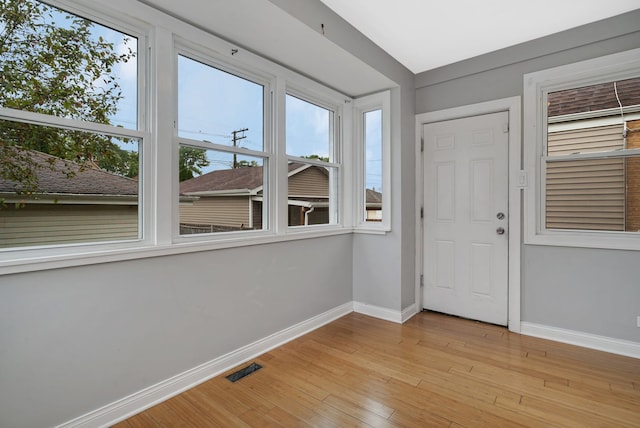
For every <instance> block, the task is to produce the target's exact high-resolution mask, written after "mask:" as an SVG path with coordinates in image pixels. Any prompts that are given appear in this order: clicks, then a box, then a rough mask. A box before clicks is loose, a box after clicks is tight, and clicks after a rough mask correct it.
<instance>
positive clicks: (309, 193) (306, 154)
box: [286, 94, 340, 227]
mask: <svg viewBox="0 0 640 428" xmlns="http://www.w3.org/2000/svg"><path fill="white" fill-rule="evenodd" d="M318 104H319V103H318ZM318 104H316V103H312V102H310V101H307V100H305V99H302V98H301V97H298V96H294V95H290V94H287V95H286V152H287V166H288V171H287V177H288V178H287V185H288V186H287V187H288V192H287V213H288V216H287V218H288V221H287V224H288V225H289V226H292V227H293V226H310V225H319V224H336V223H337V222H338V218H337V217H338V207H337V199H338V198H337V188H338V177H339V176H340V165H339V163H338V162H337V161H336V158H337V156H336V153H337V147H336V126H335V121H336V118H335V116H336V114H335V112H334V110H332V109H331V108H329V107H325V106H321V105H318Z"/></svg>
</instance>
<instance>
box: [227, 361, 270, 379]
mask: <svg viewBox="0 0 640 428" xmlns="http://www.w3.org/2000/svg"><path fill="white" fill-rule="evenodd" d="M261 368H262V366H261V365H260V364H256V363H251V364H249V365H248V366H247V367H245V368H243V369H240V370H238V371H237V372H234V373H231V374H230V375H229V376H227V379H229V380H230V381H231V382H237V381H239V380H240V379H242V378H243V377H245V376H247V375H250V374H251V373H253V372H255V371H258V370H260V369H261Z"/></svg>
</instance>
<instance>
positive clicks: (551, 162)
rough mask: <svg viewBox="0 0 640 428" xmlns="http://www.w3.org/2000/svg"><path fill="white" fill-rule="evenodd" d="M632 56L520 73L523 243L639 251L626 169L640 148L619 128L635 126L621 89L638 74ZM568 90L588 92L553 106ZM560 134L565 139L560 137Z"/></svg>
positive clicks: (638, 63) (634, 108) (633, 105)
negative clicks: (569, 107) (566, 105)
mask: <svg viewBox="0 0 640 428" xmlns="http://www.w3.org/2000/svg"><path fill="white" fill-rule="evenodd" d="M639 55H640V50H639V49H635V50H631V51H627V52H620V53H617V54H612V55H608V56H605V57H601V58H594V59H590V60H587V61H582V62H578V63H574V64H568V65H564V66H560V67H556V68H552V69H548V70H541V71H537V72H534V73H530V74H527V75H525V76H524V145H523V147H524V165H525V171H523V172H521V173H520V174H519V176H518V184H519V185H520V186H522V187H523V188H524V190H525V191H524V196H525V209H526V216H525V219H526V220H527V221H526V223H525V243H527V244H535V245H558V246H575V247H590V248H612V249H628V250H640V239H639V237H640V235H639V234H638V233H637V232H636V230H637V229H636V228H634V226H633V224H634V223H633V221H629V220H630V216H629V215H628V213H631V211H632V210H634V209H635V208H634V207H635V201H636V199H637V197H636V196H634V194H633V192H635V190H634V189H633V186H632V185H631V183H632V182H633V174H631V176H630V175H629V174H627V170H629V166H630V167H631V169H634V168H635V164H636V163H637V161H638V156H640V150H639V149H637V148H635V147H633V146H632V145H630V144H629V141H630V140H631V139H632V138H635V135H634V134H637V133H636V132H628V131H627V132H626V137H625V135H623V134H625V131H624V129H625V128H624V122H626V127H627V128H629V129H631V127H632V126H633V127H636V125H635V124H634V123H635V121H636V120H637V119H640V117H638V116H637V114H638V113H639V112H640V109H639V108H638V105H637V102H633V101H631V102H630V100H629V99H628V98H627V97H626V96H625V95H623V94H622V92H625V89H624V86H625V85H626V84H629V83H631V84H633V85H635V84H636V83H634V80H635V79H637V78H638V77H640V60H638V58H640V56H639ZM614 82H615V86H614ZM616 89H617V90H618V97H616V94H615V92H616ZM594 90H596V91H595V92H594ZM602 90H605V91H606V94H607V103H605V104H599V103H600V100H601V99H604V98H603V92H601V91H602ZM564 91H567V92H564ZM571 91H573V95H575V94H576V92H579V93H581V94H582V95H584V94H586V93H588V92H589V91H591V94H592V95H591V96H586V97H582V98H583V100H582V101H580V100H579V102H574V103H573V111H571V110H567V109H566V108H564V107H563V108H561V109H558V106H562V105H563V104H559V103H558V99H557V97H558V96H559V95H561V96H562V97H561V98H564V99H568V98H569V95H572V94H571ZM632 92H633V91H632ZM594 94H595V95H594ZM549 97H551V99H549ZM554 97H555V99H554ZM618 98H619V100H618ZM585 100H586V101H585ZM618 101H620V102H618ZM549 102H551V104H548V103H549ZM585 103H586V104H585ZM623 118H624V119H623ZM563 133H564V134H565V135H563ZM566 134H569V135H568V136H569V137H570V139H569V141H568V143H569V144H564V143H563V142H562V141H559V140H562V139H566V138H565V137H567V135H566ZM578 134H581V136H580V138H579V139H576V138H575V136H576V135H578ZM598 134H600V135H601V137H595V140H594V136H597V135H598ZM607 134H609V135H613V137H605V136H606V135H607ZM589 139H591V142H589V143H588V144H591V146H588V145H586V144H587V143H586V142H587V141H588V140H589ZM605 139H609V140H610V141H608V142H603V141H598V140H605ZM578 140H579V141H580V144H577V145H576V142H577V141H578ZM594 142H595V145H594ZM605 164H606V166H605ZM563 169H564V171H563ZM630 172H631V173H633V171H630ZM578 174H581V176H578ZM612 186H613V187H612ZM603 195H604V196H603ZM576 207H577V208H576ZM612 213H613V214H612ZM631 220H632V219H631Z"/></svg>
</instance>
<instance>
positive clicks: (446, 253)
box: [423, 112, 509, 325]
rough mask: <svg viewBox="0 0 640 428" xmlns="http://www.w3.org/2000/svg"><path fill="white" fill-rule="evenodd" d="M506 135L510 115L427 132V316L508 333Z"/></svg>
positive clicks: (430, 128)
mask: <svg viewBox="0 0 640 428" xmlns="http://www.w3.org/2000/svg"><path fill="white" fill-rule="evenodd" d="M507 129H508V113H506V112H502V113H492V114H487V115H482V116H473V117H468V118H463V119H456V120H449V121H444V122H438V123H431V124H426V125H423V137H424V142H425V150H424V171H425V174H424V180H425V183H424V191H425V194H424V201H425V224H424V273H425V289H424V294H423V295H424V302H423V303H424V307H425V308H427V309H431V310H436V311H440V312H445V313H450V314H453V315H459V316H463V317H467V318H472V319H477V320H481V321H486V322H491V323H495V324H502V325H507V320H508V306H507V305H508V250H509V249H508V238H507V235H508V233H507V230H506V229H507V225H508V211H507V209H508V132H507V131H506V130H507ZM498 213H503V214H504V216H501V218H498ZM498 228H503V229H504V231H505V232H504V233H503V234H498V232H497V230H498Z"/></svg>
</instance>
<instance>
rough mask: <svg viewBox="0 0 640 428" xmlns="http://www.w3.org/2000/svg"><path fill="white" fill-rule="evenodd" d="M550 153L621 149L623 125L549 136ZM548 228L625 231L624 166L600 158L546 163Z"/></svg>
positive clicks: (584, 129) (553, 133)
mask: <svg viewBox="0 0 640 428" xmlns="http://www.w3.org/2000/svg"><path fill="white" fill-rule="evenodd" d="M547 145H548V154H549V157H553V156H554V155H569V154H572V153H577V152H580V153H588V152H600V151H608V150H616V149H621V148H622V147H623V138H622V126H621V125H611V126H599V127H590V128H583V129H577V130H570V131H559V132H549V136H548V141H547ZM546 226H547V228H550V229H581V230H610V231H623V230H625V161H624V159H597V160H579V161H567V162H550V163H548V164H547V177H546Z"/></svg>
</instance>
